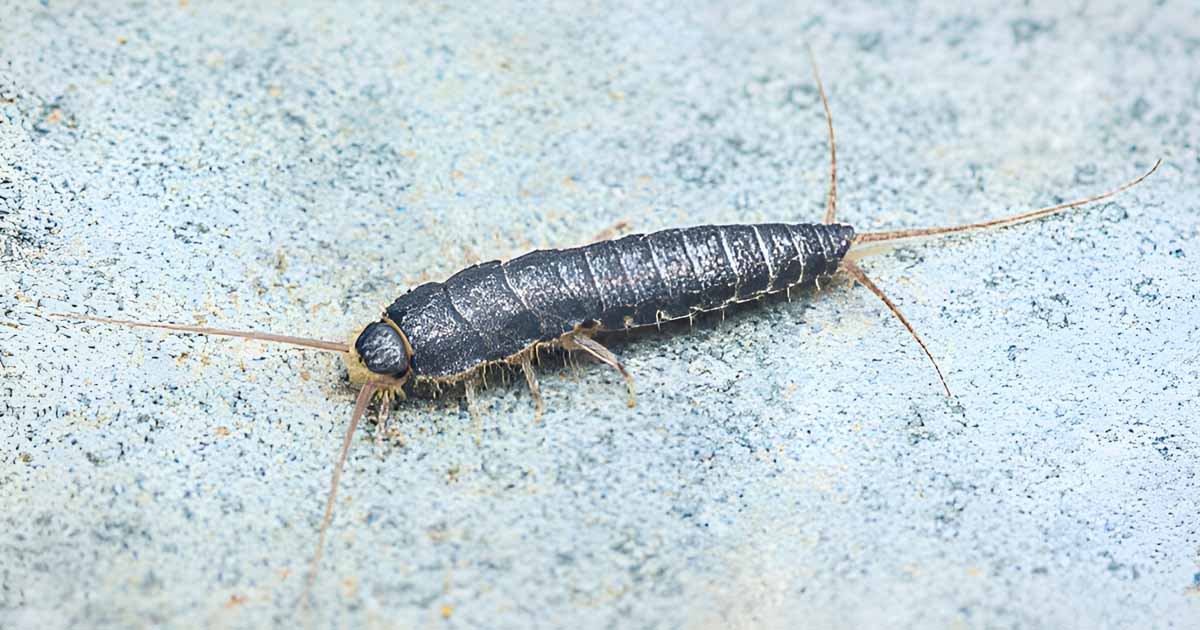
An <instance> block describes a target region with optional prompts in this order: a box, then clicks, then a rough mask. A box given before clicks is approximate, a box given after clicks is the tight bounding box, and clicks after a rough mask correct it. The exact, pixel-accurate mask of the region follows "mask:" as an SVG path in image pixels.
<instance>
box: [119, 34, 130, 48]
mask: <svg viewBox="0 0 1200 630" xmlns="http://www.w3.org/2000/svg"><path fill="white" fill-rule="evenodd" d="M117 43H118V44H120V45H121V46H124V45H125V44H128V43H129V38H128V37H125V36H124V35H121V36H120V37H118V38H117Z"/></svg>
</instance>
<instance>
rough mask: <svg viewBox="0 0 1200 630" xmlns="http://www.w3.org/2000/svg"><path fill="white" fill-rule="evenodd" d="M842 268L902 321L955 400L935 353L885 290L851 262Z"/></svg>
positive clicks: (843, 262)
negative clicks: (934, 355) (934, 356)
mask: <svg viewBox="0 0 1200 630" xmlns="http://www.w3.org/2000/svg"><path fill="white" fill-rule="evenodd" d="M842 268H843V269H845V270H846V271H847V272H849V273H850V275H851V276H854V279H855V280H857V281H858V282H859V283H861V284H862V285H863V286H864V287H867V289H868V290H870V291H871V293H874V294H875V295H876V296H877V297H879V299H881V300H883V303H884V304H885V305H886V306H887V307H888V310H890V311H891V312H892V314H893V315H895V316H896V319H898V320H900V323H901V324H904V327H905V328H907V329H908V332H909V334H911V335H912V336H913V339H916V340H917V344H919V345H920V346H921V350H922V351H924V352H925V356H927V357H929V362H930V363H932V364H933V370H934V371H935V372H937V377H938V380H939V381H941V382H942V387H943V388H945V390H946V395H947V396H949V397H951V398H953V397H954V394H951V393H950V386H949V385H947V384H946V377H945V376H943V375H942V368H940V367H938V363H937V359H934V358H933V353H931V352H930V351H929V346H926V345H925V341H924V340H923V339H921V335H918V334H917V331H916V329H914V328H913V326H912V324H910V323H908V319H907V318H906V317H904V314H903V313H901V312H900V309H899V308H898V307H897V306H896V304H895V303H893V302H892V300H891V298H889V297H888V296H887V294H886V293H884V292H883V289H880V288H879V287H878V286H876V285H875V283H874V282H873V281H871V279H870V278H868V277H867V274H865V273H863V270H862V268H861V267H859V266H858V265H856V264H854V263H853V262H851V261H849V260H843V261H842Z"/></svg>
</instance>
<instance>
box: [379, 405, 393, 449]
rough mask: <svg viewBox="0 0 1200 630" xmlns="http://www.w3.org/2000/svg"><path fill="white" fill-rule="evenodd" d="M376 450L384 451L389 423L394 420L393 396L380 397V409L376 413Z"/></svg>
mask: <svg viewBox="0 0 1200 630" xmlns="http://www.w3.org/2000/svg"><path fill="white" fill-rule="evenodd" d="M375 414H376V415H375V449H376V450H377V451H379V452H382V451H383V441H384V439H385V437H386V436H387V432H388V422H389V421H391V419H392V396H391V394H389V393H384V394H383V395H382V396H380V400H379V409H377V410H376V412H375Z"/></svg>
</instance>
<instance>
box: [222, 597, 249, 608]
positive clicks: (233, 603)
mask: <svg viewBox="0 0 1200 630" xmlns="http://www.w3.org/2000/svg"><path fill="white" fill-rule="evenodd" d="M244 603H246V597H245V596H243V595H230V596H229V599H228V600H227V601H226V602H225V607H226V608H236V607H238V606H241V605H242V604H244Z"/></svg>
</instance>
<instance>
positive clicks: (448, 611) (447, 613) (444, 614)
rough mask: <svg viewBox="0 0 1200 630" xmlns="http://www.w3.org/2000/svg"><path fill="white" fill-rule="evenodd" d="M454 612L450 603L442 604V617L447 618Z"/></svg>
mask: <svg viewBox="0 0 1200 630" xmlns="http://www.w3.org/2000/svg"><path fill="white" fill-rule="evenodd" d="M453 614H454V607H453V606H451V605H450V604H446V605H444V606H442V619H449V618H450V615H453Z"/></svg>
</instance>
